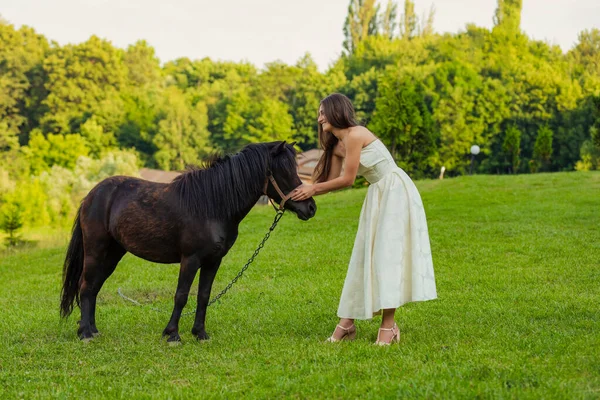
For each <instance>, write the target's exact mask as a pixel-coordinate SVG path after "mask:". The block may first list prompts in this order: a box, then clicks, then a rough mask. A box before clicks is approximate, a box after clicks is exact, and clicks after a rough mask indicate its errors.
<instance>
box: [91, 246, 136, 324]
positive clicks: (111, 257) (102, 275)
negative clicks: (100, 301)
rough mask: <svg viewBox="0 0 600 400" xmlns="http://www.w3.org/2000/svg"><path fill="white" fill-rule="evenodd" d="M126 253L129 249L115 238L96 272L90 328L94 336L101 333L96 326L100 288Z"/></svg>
mask: <svg viewBox="0 0 600 400" xmlns="http://www.w3.org/2000/svg"><path fill="white" fill-rule="evenodd" d="M125 253H127V251H125V249H124V248H123V247H122V246H121V245H120V244H119V243H117V242H116V241H114V240H113V241H112V243H111V245H110V247H109V248H108V252H107V254H106V258H105V260H104V263H103V264H102V268H101V269H100V271H98V274H96V279H95V280H94V284H93V285H92V286H93V291H92V293H91V296H90V328H91V329H92V335H94V336H97V335H98V334H99V332H98V328H96V298H97V297H98V293H99V292H100V289H102V285H104V282H106V280H107V279H108V277H109V276H111V275H112V273H113V272H114V271H115V268H117V264H118V263H119V261H121V258H123V256H124V255H125Z"/></svg>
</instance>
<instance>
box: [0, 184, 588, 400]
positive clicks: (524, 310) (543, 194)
mask: <svg viewBox="0 0 600 400" xmlns="http://www.w3.org/2000/svg"><path fill="white" fill-rule="evenodd" d="M417 186H418V187H419V190H420V191H421V193H422V197H423V200H424V203H425V207H426V211H427V215H428V221H429V229H430V236H431V243H432V250H433V255H434V267H435V273H436V281H437V287H438V296H439V299H438V300H435V301H429V302H424V303H413V304H409V305H406V306H404V307H402V308H401V309H400V310H399V311H398V313H397V321H398V324H399V326H400V328H401V331H402V339H401V343H400V344H399V345H395V346H391V347H388V348H379V347H376V346H374V345H373V344H372V343H373V341H374V340H375V338H376V334H377V327H378V323H379V321H378V320H377V319H375V320H372V321H359V322H358V323H357V326H358V339H357V340H356V341H355V342H350V343H338V344H326V343H323V340H324V339H325V338H326V337H327V336H328V335H329V334H330V333H331V331H332V329H333V328H334V326H335V324H336V322H337V319H336V310H337V305H338V299H339V295H340V293H341V289H342V284H343V280H344V276H345V273H346V266H347V261H348V259H349V256H350V253H351V249H352V243H353V239H354V233H355V230H356V228H357V221H358V214H359V212H360V207H361V205H362V200H363V198H364V195H365V190H364V189H360V190H352V191H344V192H340V193H335V194H330V195H327V196H322V197H320V198H318V199H317V200H318V207H319V210H318V212H317V216H316V217H315V218H314V219H313V220H311V221H308V222H302V221H299V220H298V219H297V218H295V216H293V215H291V214H289V215H288V214H286V216H285V217H284V218H283V219H282V221H281V222H280V224H279V226H278V227H277V229H276V230H275V232H274V233H273V235H272V238H271V239H270V240H269V242H267V245H266V246H265V248H264V250H263V252H262V253H261V254H260V255H259V257H258V259H257V261H256V262H255V264H253V265H252V266H251V268H250V269H249V270H248V272H247V273H246V275H245V276H244V278H242V279H241V280H240V281H239V282H238V284H237V285H236V286H234V288H233V289H232V291H231V292H230V293H228V294H227V295H226V297H225V298H224V299H223V301H221V302H220V303H219V304H217V305H214V306H212V307H211V308H209V311H208V316H207V331H208V333H209V335H211V340H209V341H207V342H197V341H196V340H195V339H194V338H193V337H192V335H191V333H190V329H191V325H192V322H193V316H192V315H187V316H185V317H183V318H182V321H181V324H180V331H181V336H182V340H183V342H182V344H181V345H180V346H176V347H171V346H169V345H167V344H166V342H165V340H164V339H162V338H161V331H162V329H163V328H164V326H165V325H166V323H167V320H168V318H169V314H168V313H169V312H170V310H171V307H172V295H173V292H174V290H175V286H176V280H177V273H178V268H177V266H172V265H169V266H164V265H155V264H151V263H148V262H146V261H143V260H140V259H137V258H135V257H133V256H130V255H128V256H126V257H125V259H124V260H123V261H122V262H121V264H120V265H119V266H118V268H117V270H116V272H115V273H114V274H113V276H112V277H111V278H110V279H109V280H108V281H107V283H106V285H105V287H104V288H103V290H102V291H101V293H100V296H99V302H98V328H99V329H100V331H101V332H102V335H101V336H100V337H98V338H96V339H95V340H94V341H92V342H90V343H87V344H86V343H82V342H80V341H79V340H78V339H77V338H76V321H77V319H78V312H79V311H78V310H76V315H75V316H73V317H71V318H70V319H69V320H67V321H66V322H65V321H61V320H60V319H59V317H58V301H59V291H60V278H61V265H62V261H63V256H64V247H59V248H53V249H39V250H31V251H28V252H23V253H19V254H15V255H11V256H7V257H5V258H3V259H2V260H1V261H0V398H18V397H23V398H47V397H59V398H75V397H85V398H161V399H163V398H236V397H241V396H243V397H250V398H281V397H293V398H296V397H298V398H407V397H410V398H413V397H414V398H476V397H480V398H536V399H537V398H565V399H573V398H589V399H592V398H599V397H600V312H599V309H600V307H599V304H600V261H599V260H600V229H599V227H600V173H560V174H539V175H533V176H532V175H528V176H515V177H509V176H501V177H496V176H475V177H462V178H456V179H447V180H444V181H437V180H436V181H422V182H418V183H417ZM272 217H273V210H272V209H271V208H269V207H262V208H257V209H255V210H254V211H253V212H252V213H251V214H250V215H249V216H248V218H247V219H246V220H245V221H244V222H243V224H242V226H241V231H240V238H239V240H238V242H237V243H236V245H235V246H234V247H233V249H232V251H231V252H230V253H229V255H228V256H227V257H226V258H225V260H224V262H223V264H222V267H221V270H220V271H219V274H218V275H217V279H216V281H215V285H214V290H213V293H216V292H217V291H218V290H220V289H221V288H223V287H224V286H225V285H226V284H227V283H228V282H229V280H231V279H232V278H233V277H234V276H235V274H236V273H237V272H238V270H239V268H240V267H241V266H242V265H243V263H244V262H245V261H246V259H247V258H248V257H249V256H250V255H251V253H252V252H253V250H254V248H255V246H256V245H257V244H258V242H259V241H260V239H261V238H262V236H263V235H264V233H265V231H266V230H267V228H268V226H269V225H270V223H271V221H272ZM119 287H121V288H123V291H124V293H125V294H126V295H128V296H131V297H134V298H136V299H137V300H139V301H140V302H143V303H144V304H147V305H148V306H152V307H156V308H159V309H161V310H164V311H165V313H161V312H155V311H153V310H151V309H149V308H148V306H146V307H138V306H135V305H132V304H131V303H127V302H125V301H124V300H123V299H121V298H120V297H119V296H118V294H117V289H118V288H119ZM193 304H195V299H190V302H189V303H188V307H186V310H192V309H193Z"/></svg>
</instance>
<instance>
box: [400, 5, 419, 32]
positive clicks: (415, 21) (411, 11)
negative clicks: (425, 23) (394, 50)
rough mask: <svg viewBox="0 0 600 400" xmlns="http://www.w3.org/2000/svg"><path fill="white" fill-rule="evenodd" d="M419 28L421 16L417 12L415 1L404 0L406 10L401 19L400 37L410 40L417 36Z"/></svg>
mask: <svg viewBox="0 0 600 400" xmlns="http://www.w3.org/2000/svg"><path fill="white" fill-rule="evenodd" d="M418 30H419V18H418V17H417V14H416V13H415V2H414V1H412V0H404V12H403V13H402V16H401V19H400V37H401V38H402V39H404V40H410V39H412V38H413V37H415V36H416V35H417V33H418Z"/></svg>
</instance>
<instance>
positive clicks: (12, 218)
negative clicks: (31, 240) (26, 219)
mask: <svg viewBox="0 0 600 400" xmlns="http://www.w3.org/2000/svg"><path fill="white" fill-rule="evenodd" d="M21 214H22V210H21V205H20V204H19V203H12V202H9V203H4V204H3V205H2V207H1V208H0V229H2V231H3V232H5V233H6V234H7V236H6V238H5V239H4V242H5V244H6V247H7V248H13V247H16V246H18V245H19V243H20V242H21V236H20V235H19V234H18V230H19V229H21V228H22V227H23V217H22V215H21Z"/></svg>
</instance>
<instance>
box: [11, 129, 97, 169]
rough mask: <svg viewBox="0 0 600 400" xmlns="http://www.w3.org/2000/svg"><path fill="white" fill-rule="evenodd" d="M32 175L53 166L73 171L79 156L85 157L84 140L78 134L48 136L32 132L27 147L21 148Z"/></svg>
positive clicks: (85, 147) (87, 149)
mask: <svg viewBox="0 0 600 400" xmlns="http://www.w3.org/2000/svg"><path fill="white" fill-rule="evenodd" d="M23 152H24V153H25V154H26V156H27V158H28V160H29V163H30V165H31V172H32V173H33V174H34V175H37V174H39V173H41V172H42V171H47V170H49V169H50V168H51V167H52V166H53V165H57V166H60V167H64V168H67V169H73V168H74V167H75V163H76V162H77V158H78V157H79V156H87V155H88V154H89V148H88V145H87V142H86V140H85V139H84V138H83V137H81V135H78V134H67V135H62V134H55V135H53V134H50V135H48V136H47V137H44V135H43V134H42V133H41V132H39V131H34V132H32V135H31V139H30V140H29V145H28V146H27V147H24V148H23Z"/></svg>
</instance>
